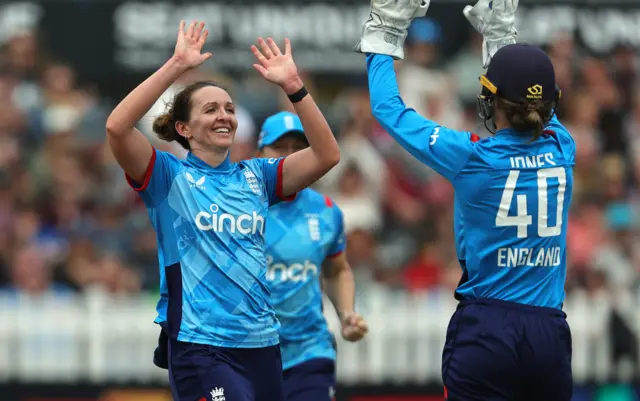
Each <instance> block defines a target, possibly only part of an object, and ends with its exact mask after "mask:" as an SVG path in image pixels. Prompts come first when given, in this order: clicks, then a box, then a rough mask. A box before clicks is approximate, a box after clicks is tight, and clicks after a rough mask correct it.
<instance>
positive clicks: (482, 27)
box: [462, 0, 519, 68]
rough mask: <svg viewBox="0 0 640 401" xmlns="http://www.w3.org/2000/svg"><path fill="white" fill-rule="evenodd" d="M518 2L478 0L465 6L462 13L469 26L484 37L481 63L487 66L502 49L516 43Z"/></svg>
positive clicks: (510, 0) (515, 0)
mask: <svg viewBox="0 0 640 401" xmlns="http://www.w3.org/2000/svg"><path fill="white" fill-rule="evenodd" d="M518 1H519V0H478V2H477V3H476V4H475V5H474V6H473V7H472V6H466V7H465V8H464V10H463V11H462V13H463V14H464V16H465V17H466V18H467V19H468V20H469V22H470V23H471V25H472V26H473V27H474V28H475V29H476V31H478V32H480V34H481V35H482V36H483V37H484V40H483V41H482V62H483V65H484V68H487V67H488V66H489V62H490V61H491V58H492V57H493V55H494V54H496V52H497V51H498V50H500V49H501V48H502V47H504V46H507V45H511V44H514V43H516V36H517V35H518V31H517V30H516V28H515V23H516V10H517V9H518Z"/></svg>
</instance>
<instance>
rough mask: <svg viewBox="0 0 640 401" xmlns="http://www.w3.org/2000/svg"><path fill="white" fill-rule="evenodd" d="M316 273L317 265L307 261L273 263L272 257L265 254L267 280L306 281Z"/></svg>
mask: <svg viewBox="0 0 640 401" xmlns="http://www.w3.org/2000/svg"><path fill="white" fill-rule="evenodd" d="M317 275H318V266H316V265H314V264H313V263H311V262H309V261H308V260H305V261H304V264H303V263H294V264H292V265H291V266H287V265H285V264H284V263H275V264H274V263H273V257H272V256H267V281H277V280H279V281H291V282H294V283H297V282H301V281H308V280H309V279H311V278H314V277H316V276H317Z"/></svg>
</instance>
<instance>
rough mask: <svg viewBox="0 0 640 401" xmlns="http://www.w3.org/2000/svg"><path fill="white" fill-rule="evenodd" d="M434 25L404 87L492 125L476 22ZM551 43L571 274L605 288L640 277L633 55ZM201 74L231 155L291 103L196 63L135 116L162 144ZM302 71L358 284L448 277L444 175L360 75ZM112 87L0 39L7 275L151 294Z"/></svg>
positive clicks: (422, 28)
mask: <svg viewBox="0 0 640 401" xmlns="http://www.w3.org/2000/svg"><path fill="white" fill-rule="evenodd" d="M441 39H442V38H441V30H440V27H439V26H438V24H437V23H436V22H434V21H431V20H429V19H420V20H417V21H415V22H414V24H413V25H412V27H411V30H410V34H409V37H408V43H407V51H406V59H405V60H404V61H402V62H398V63H397V72H398V78H399V84H400V89H401V94H402V96H403V98H404V100H405V102H406V103H407V105H409V106H411V107H413V108H415V109H416V110H418V111H419V112H420V113H421V114H423V115H424V116H426V117H428V118H430V119H433V120H435V121H437V122H439V123H441V124H442V125H445V126H448V127H450V128H453V129H459V130H468V131H473V132H475V133H477V134H478V135H480V136H486V135H489V133H488V132H487V131H486V129H485V128H484V127H483V125H482V124H481V122H480V120H479V118H478V117H477V109H476V96H477V94H478V92H479V90H480V85H479V82H478V77H479V75H480V74H481V73H482V65H481V64H482V52H481V40H482V39H481V37H479V36H477V35H471V36H470V37H469V40H468V44H467V46H466V47H465V48H463V49H461V50H460V51H459V52H458V53H457V54H456V55H455V56H454V57H453V58H450V59H443V58H442V57H441V56H440V52H439V44H440V41H441ZM547 50H548V52H549V54H550V56H551V57H552V59H553V62H554V64H555V68H556V74H557V79H558V83H559V85H560V87H561V88H562V90H563V94H564V96H563V97H562V99H561V106H560V108H559V110H558V114H559V117H560V119H561V121H562V122H563V123H564V124H565V125H566V126H567V128H568V129H569V130H570V132H571V133H572V134H573V136H574V138H575V142H576V144H577V164H576V167H575V183H576V185H575V193H574V200H573V204H572V208H571V221H570V227H569V241H568V247H569V250H568V254H569V265H568V282H567V289H568V291H585V292H587V293H589V294H592V295H593V296H596V297H597V296H604V295H603V294H607V293H612V292H611V291H607V288H616V290H619V289H625V290H628V291H629V292H632V291H638V290H640V280H639V278H640V274H639V273H640V248H636V243H637V242H638V239H639V237H638V235H637V234H638V233H637V227H638V220H637V206H638V205H639V202H640V199H638V193H637V191H636V188H637V187H638V185H637V183H638V180H640V158H638V157H635V156H636V153H638V152H640V89H638V88H640V85H639V84H640V80H639V78H638V73H639V72H640V65H639V64H638V60H637V54H636V53H634V51H633V50H632V49H629V48H625V47H622V46H621V47H619V48H617V49H616V51H615V52H614V53H613V54H611V55H609V57H607V58H604V59H596V58H592V57H590V56H589V55H588V54H586V53H585V52H583V51H582V50H581V49H580V48H579V47H578V46H577V44H576V43H575V42H574V40H573V39H572V37H569V36H558V37H557V38H556V40H555V41H553V43H551V44H550V45H549V46H548V48H547ZM212 63H213V64H215V58H214V61H213V62H212ZM201 78H210V79H215V80H218V81H220V82H221V83H222V84H223V85H224V86H226V87H227V88H229V89H230V91H231V93H232V96H233V97H234V98H235V99H236V102H237V104H238V119H239V129H238V133H237V136H236V145H235V147H234V149H233V152H232V155H233V158H234V159H236V160H239V159H243V158H249V157H252V156H253V154H254V152H255V143H256V140H257V137H258V134H259V130H260V124H261V123H262V121H263V120H264V118H265V117H267V116H268V115H269V114H271V113H274V112H277V111H279V110H282V109H291V105H290V104H289V103H288V101H287V100H286V98H285V97H284V96H283V95H282V94H281V93H280V92H279V91H277V90H276V88H274V87H272V86H270V85H268V84H266V83H264V82H262V81H261V80H259V79H258V78H257V77H256V76H255V75H247V76H244V77H237V76H234V77H229V76H225V75H224V74H223V73H222V72H220V71H211V70H203V71H194V72H191V73H189V74H186V75H185V76H183V77H182V78H181V80H180V82H177V83H176V85H175V86H174V87H172V88H170V90H169V91H167V93H166V94H165V96H164V98H163V99H161V100H160V101H158V103H157V104H156V106H154V108H153V109H152V110H151V111H150V112H149V114H148V115H147V116H146V117H145V118H144V119H143V120H142V121H141V123H140V126H139V128H140V129H141V130H142V131H143V132H144V133H145V134H146V135H148V136H149V138H150V139H152V141H154V145H156V146H157V147H159V148H160V149H164V150H168V151H171V152H175V153H176V154H178V155H180V154H183V152H182V151H181V149H179V147H178V146H177V145H176V144H167V143H161V142H159V141H158V140H156V139H154V137H153V133H152V132H151V123H152V121H153V116H154V115H157V114H159V113H161V112H162V111H163V110H164V107H165V105H166V102H168V101H169V100H170V99H171V95H172V93H174V91H175V90H176V88H179V87H180V85H183V84H186V83H188V82H190V81H192V80H196V79H201ZM305 81H306V82H307V86H308V87H309V90H310V92H311V93H313V94H316V93H318V96H317V98H318V99H320V100H321V107H322V109H323V111H324V112H325V115H326V116H327V118H328V119H329V121H330V123H331V125H332V126H333V128H334V132H335V134H336V136H337V138H338V140H339V143H340V147H341V151H342V159H341V162H340V164H339V165H338V166H337V167H336V168H335V169H333V170H332V171H331V172H330V173H329V174H328V175H327V176H326V177H325V178H323V179H322V180H321V181H320V182H319V183H318V184H317V185H316V187H317V189H318V190H320V191H321V192H323V193H325V194H326V195H329V196H330V197H332V198H333V199H334V201H335V202H336V203H337V204H338V205H339V206H340V207H341V208H342V210H343V211H344V216H345V227H346V230H347V234H348V257H349V259H350V262H351V265H352V267H353V269H354V272H355V274H356V280H357V284H358V286H359V287H361V288H364V287H367V286H369V285H374V284H375V283H377V284H379V285H382V286H386V287H388V288H392V289H397V290H398V291H410V292H420V291H448V292H451V291H452V289H453V288H455V285H456V284H457V282H458V280H459V278H460V273H461V272H460V267H459V266H458V261H457V258H456V254H455V248H454V241H453V231H452V229H453V226H452V206H453V202H452V199H453V189H452V187H451V185H450V184H449V183H448V182H446V180H444V179H443V178H441V177H440V176H438V175H437V174H436V173H435V172H434V171H433V170H431V169H430V168H428V167H426V166H424V165H422V164H421V163H420V162H418V161H417V160H415V159H414V158H413V157H412V156H410V155H409V154H408V153H407V152H405V151H404V150H403V149H401V148H400V146H399V145H398V144H397V143H395V142H394V141H393V140H392V138H391V137H390V136H389V135H388V134H387V133H386V132H385V131H384V130H383V129H382V128H381V127H380V126H379V125H378V124H377V122H376V121H375V120H374V119H373V117H372V115H371V110H370V107H369V101H368V91H367V87H366V77H364V76H363V77H359V78H357V77H356V78H352V79H351V81H350V82H347V83H345V84H344V85H342V84H341V85H339V89H338V90H334V91H333V92H331V93H327V91H326V90H325V91H323V87H324V86H325V85H324V84H325V82H322V81H321V80H317V79H316V77H314V76H306V77H305ZM329 86H330V85H329ZM333 86H334V87H335V85H333ZM321 94H322V95H321ZM118 100H119V99H106V98H104V97H102V96H101V95H100V93H97V92H96V91H95V90H93V89H92V88H91V87H81V86H79V85H78V84H77V77H76V73H75V71H74V66H72V65H67V64H65V63H64V62H60V61H58V60H56V58H55V55H51V54H47V52H46V49H43V48H42V46H41V44H40V43H38V40H37V36H36V35H34V34H33V33H29V32H22V33H20V34H17V35H14V36H13V37H11V38H10V39H9V40H8V41H7V42H6V44H5V45H4V46H3V48H2V49H1V52H0V263H1V265H0V288H2V289H4V290H6V291H9V292H10V293H14V294H19V293H30V294H39V293H43V292H46V291H51V292H54V293H57V294H59V295H60V296H65V295H67V294H73V293H74V292H77V291H82V290H83V289H84V288H87V287H91V286H100V287H103V288H104V289H106V290H108V291H110V292H113V293H138V292H140V291H147V292H149V293H150V294H151V295H152V296H156V293H157V287H158V283H159V277H158V266H157V263H158V262H157V257H156V245H155V244H156V241H155V234H154V232H153V230H152V228H151V226H150V223H149V220H148V218H147V214H146V210H145V208H144V206H143V204H142V203H141V202H140V200H139V199H138V197H137V195H136V194H135V193H134V192H133V191H132V190H131V189H130V188H129V187H128V186H127V184H126V182H125V180H124V176H123V173H122V171H121V170H120V168H119V167H118V165H117V164H116V163H115V161H114V159H113V157H112V155H111V154H110V151H109V149H108V145H107V144H106V143H105V141H104V122H105V120H106V117H107V116H108V114H109V112H110V110H111V108H112V107H113V106H114V105H115V102H117V101H118ZM425 140H426V139H425ZM617 293H619V291H617Z"/></svg>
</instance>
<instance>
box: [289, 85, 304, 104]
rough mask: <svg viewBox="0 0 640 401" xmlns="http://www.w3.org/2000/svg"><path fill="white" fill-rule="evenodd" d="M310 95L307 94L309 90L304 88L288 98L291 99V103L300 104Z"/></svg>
mask: <svg viewBox="0 0 640 401" xmlns="http://www.w3.org/2000/svg"><path fill="white" fill-rule="evenodd" d="M308 94H309V92H307V88H305V87H304V86H303V87H302V88H300V90H299V91H297V92H296V93H293V94H291V95H287V97H288V98H289V100H290V101H291V103H298V102H299V101H301V100H302V99H304V98H305V97H306V96H307V95H308Z"/></svg>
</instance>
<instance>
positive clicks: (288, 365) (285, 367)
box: [282, 353, 336, 370]
mask: <svg viewBox="0 0 640 401" xmlns="http://www.w3.org/2000/svg"><path fill="white" fill-rule="evenodd" d="M315 359H328V360H331V361H333V362H334V363H335V362H336V354H335V353H333V354H328V355H322V354H317V355H312V356H308V357H305V358H299V359H295V360H293V361H291V362H287V363H283V364H282V370H288V369H291V368H295V367H296V366H298V365H302V364H303V363H305V362H309V361H313V360H315Z"/></svg>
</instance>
